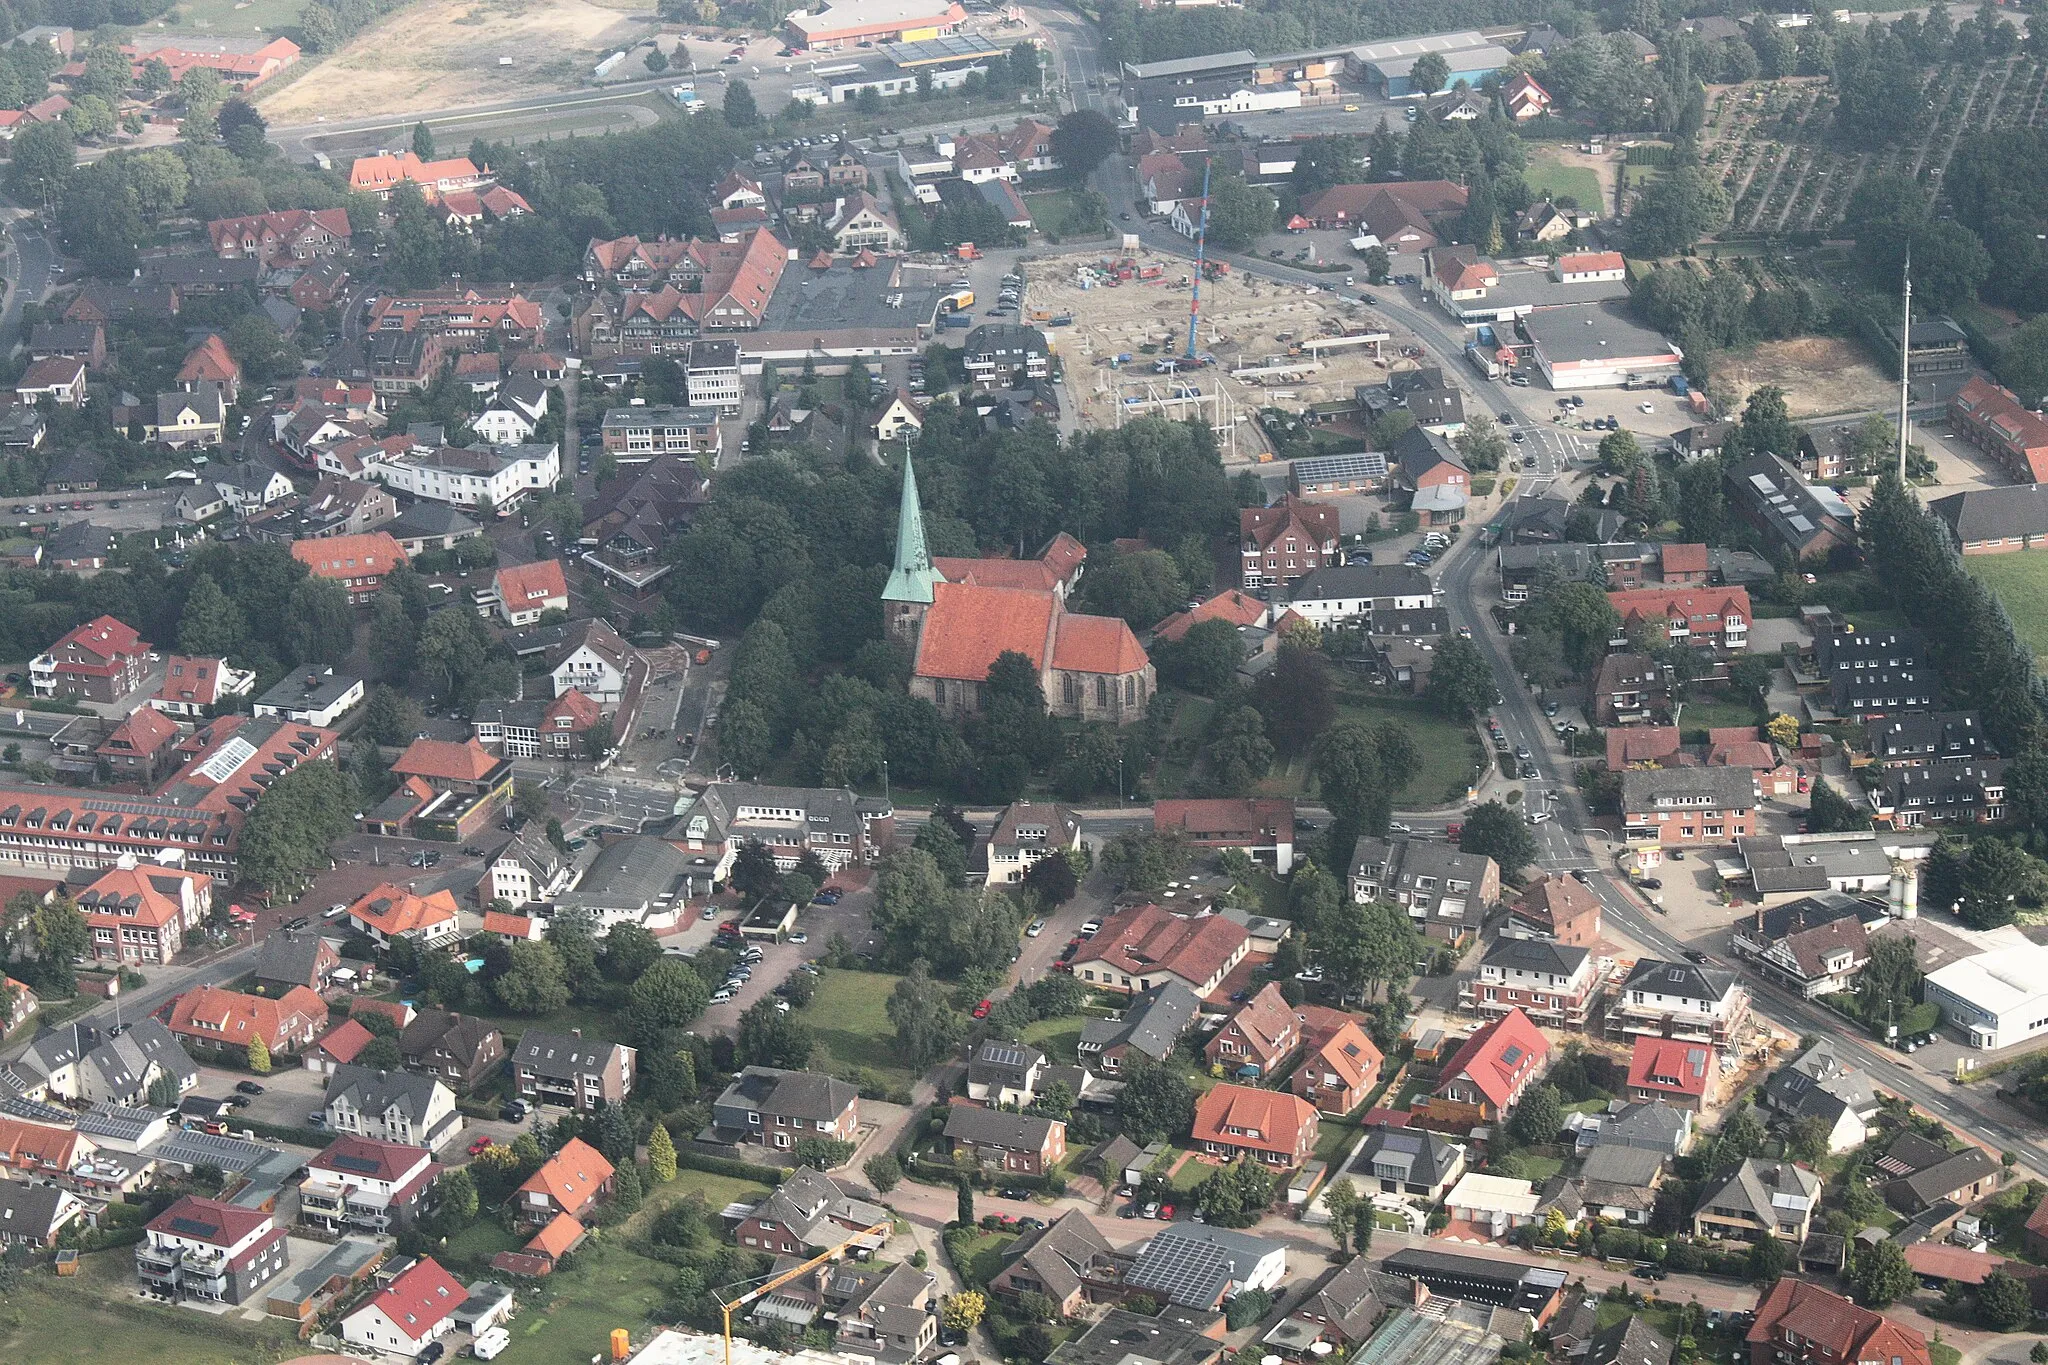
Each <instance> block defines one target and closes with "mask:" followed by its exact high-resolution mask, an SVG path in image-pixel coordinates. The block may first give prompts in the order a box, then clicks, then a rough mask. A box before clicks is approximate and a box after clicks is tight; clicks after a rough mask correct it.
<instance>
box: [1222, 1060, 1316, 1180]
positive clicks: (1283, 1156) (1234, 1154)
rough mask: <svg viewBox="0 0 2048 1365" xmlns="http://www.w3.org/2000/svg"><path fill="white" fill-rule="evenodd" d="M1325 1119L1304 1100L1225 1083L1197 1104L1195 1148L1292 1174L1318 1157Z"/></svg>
mask: <svg viewBox="0 0 2048 1365" xmlns="http://www.w3.org/2000/svg"><path fill="white" fill-rule="evenodd" d="M1321 1125H1322V1119H1321V1117H1320V1116H1319V1115H1318V1114H1317V1113H1316V1108H1315V1106H1314V1105H1312V1104H1310V1103H1309V1102H1308V1101H1307V1100H1304V1099H1302V1098H1301V1097H1300V1096H1299V1095H1290V1094H1286V1093H1284V1092H1282V1091H1277V1090H1255V1089H1253V1088H1252V1087H1250V1086H1244V1085H1232V1084H1230V1083H1228V1082H1225V1083H1224V1084H1222V1085H1219V1086H1217V1087H1215V1088H1214V1089H1213V1090H1210V1091H1209V1092H1208V1093H1207V1094H1205V1095H1203V1096H1202V1097H1201V1099H1200V1100H1198V1101H1196V1103H1195V1125H1194V1134H1193V1136H1194V1143H1195V1146H1196V1148H1197V1149H1198V1150H1200V1151H1201V1152H1203V1153H1205V1154H1207V1155H1209V1156H1214V1157H1220V1158H1221V1159H1223V1160H1225V1161H1235V1160H1236V1159H1237V1158H1238V1157H1241V1156H1249V1157H1253V1158H1255V1159H1257V1160H1259V1161H1261V1162H1264V1163H1265V1164H1266V1165H1268V1166H1276V1167H1279V1168H1281V1169H1283V1170H1292V1169H1293V1168H1295V1167H1297V1166H1299V1165H1301V1164H1302V1163H1303V1162H1305V1161H1307V1160H1308V1159H1309V1157H1310V1156H1312V1155H1313V1154H1314V1153H1315V1147H1316V1135H1317V1133H1318V1132H1319V1131H1320V1130H1321Z"/></svg>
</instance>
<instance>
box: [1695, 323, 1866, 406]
mask: <svg viewBox="0 0 2048 1365" xmlns="http://www.w3.org/2000/svg"><path fill="white" fill-rule="evenodd" d="M1713 384H1714V389H1715V392H1717V393H1720V394H1723V395H1726V396H1727V398H1728V399H1729V400H1730V401H1731V402H1732V403H1734V404H1736V405H1740V404H1741V403H1742V402H1743V401H1744V400H1746V399H1747V398H1748V397H1749V394H1750V391H1751V390H1752V389H1759V388H1762V387H1764V386H1765V385H1767V384H1775V385H1777V386H1778V387H1779V388H1781V389H1783V390H1784V391H1785V406H1786V407H1787V408H1788V409H1790V411H1791V413H1792V416H1794V417H1819V416H1823V415H1825V414H1827V413H1832V412H1863V411H1866V410H1868V409H1871V408H1883V407H1884V406H1885V405H1886V404H1887V403H1889V402H1891V401H1893V398H1894V390H1893V384H1892V381H1891V380H1890V379H1888V378H1887V377H1886V376H1885V374H1884V373H1883V372H1882V371H1881V370H1879V369H1878V368H1877V366H1875V365H1873V364H1872V363H1871V362H1870V359H1869V357H1867V356H1866V355H1865V354H1864V353H1863V350H1862V348H1861V347H1859V346H1857V345H1856V343H1854V342H1852V341H1845V340H1843V339H1842V338H1840V337H1796V338H1794V339H1793V340H1790V341H1766V342H1762V343H1760V344H1758V345H1756V346H1752V347H1750V348H1749V349H1748V350H1746V351H1730V352H1727V353H1724V354H1722V355H1717V356H1716V357H1715V358H1714V372H1713Z"/></svg>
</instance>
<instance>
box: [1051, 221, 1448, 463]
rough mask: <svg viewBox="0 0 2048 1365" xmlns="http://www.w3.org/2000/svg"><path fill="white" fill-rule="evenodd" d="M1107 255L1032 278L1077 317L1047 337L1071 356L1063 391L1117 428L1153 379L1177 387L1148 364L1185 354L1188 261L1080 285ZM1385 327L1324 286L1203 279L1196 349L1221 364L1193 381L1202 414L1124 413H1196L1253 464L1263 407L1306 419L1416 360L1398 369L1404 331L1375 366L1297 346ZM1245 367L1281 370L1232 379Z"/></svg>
mask: <svg viewBox="0 0 2048 1365" xmlns="http://www.w3.org/2000/svg"><path fill="white" fill-rule="evenodd" d="M1110 254H1111V255H1113V254H1114V253H1110ZM1104 259H1105V253H1103V252H1101V251H1093V252H1075V253H1071V254H1068V255H1063V256H1054V257H1050V258H1044V259H1040V260H1037V261H1034V262H1033V263H1032V264H1031V266H1030V267H1029V270H1028V274H1029V277H1030V281H1031V284H1030V293H1029V296H1028V306H1029V307H1030V308H1032V309H1034V310H1038V309H1043V310H1046V311H1047V312H1050V313H1052V314H1055V315H1058V314H1061V313H1069V314H1072V315H1073V317H1074V319H1075V324H1074V325H1073V326H1071V327H1060V328H1055V329H1053V330H1051V331H1050V332H1048V333H1047V335H1048V336H1050V337H1052V338H1053V344H1054V345H1055V346H1056V347H1057V348H1058V350H1059V352H1060V354H1061V355H1062V356H1064V357H1065V360H1066V367H1067V390H1068V392H1069V393H1070V394H1072V395H1075V396H1076V397H1078V398H1079V399H1080V401H1081V405H1082V411H1083V414H1084V417H1083V420H1084V421H1086V422H1088V423H1090V424H1092V425H1100V426H1114V425H1116V421H1117V411H1118V408H1119V405H1120V404H1124V400H1126V399H1131V398H1139V399H1143V398H1145V397H1147V394H1146V392H1145V386H1146V385H1147V384H1148V383H1149V384H1151V385H1152V386H1153V388H1154V389H1155V390H1156V391H1157V392H1158V393H1160V394H1161V395H1165V394H1169V393H1171V391H1172V390H1173V388H1174V380H1173V377H1172V376H1155V375H1153V374H1152V364H1153V362H1154V360H1156V359H1159V358H1163V357H1166V356H1173V355H1178V354H1180V353H1181V352H1182V350H1183V349H1184V348H1185V346H1186V343H1187V328H1188V286H1187V284H1186V278H1187V271H1188V268H1189V263H1188V262H1187V261H1186V260H1184V259H1182V258H1180V257H1173V256H1152V255H1149V254H1146V253H1140V254H1139V255H1138V256H1136V257H1135V258H1134V259H1136V260H1137V262H1138V264H1139V265H1141V266H1142V265H1147V264H1158V265H1161V266H1163V267H1164V268H1165V272H1166V273H1165V275H1164V277H1163V279H1162V280H1160V281H1159V282H1157V283H1139V282H1137V281H1131V282H1128V283H1124V284H1121V285H1119V286H1117V287H1115V288H1109V287H1103V286H1098V287H1096V288H1092V289H1083V288H1081V287H1080V286H1079V284H1078V281H1077V276H1078V275H1079V274H1081V273H1083V272H1084V271H1085V270H1086V268H1087V267H1089V266H1091V265H1094V264H1095V263H1097V262H1099V261H1102V260H1104ZM1389 330H1391V329H1390V328H1389V327H1388V325H1387V322H1386V320H1385V319H1384V318H1382V317H1380V316H1379V315H1378V314H1376V313H1374V312H1373V310H1371V309H1370V308H1367V307H1366V306H1365V305H1364V304H1362V303H1359V302H1357V301H1355V300H1347V299H1343V298H1340V297H1338V296H1337V295H1335V294H1332V293H1330V292H1329V291H1328V290H1318V291H1317V292H1316V293H1313V294H1309V293H1305V292H1304V291H1303V289H1302V288H1301V287H1300V286H1298V285H1294V286H1289V285H1280V284H1275V283H1272V282H1270V281H1263V280H1256V279H1247V278H1246V277H1244V276H1241V275H1233V276H1231V277H1230V278H1228V279H1224V280H1210V281H1204V282H1203V285H1202V323H1201V332H1200V339H1199V341H1198V343H1197V347H1196V349H1197V350H1199V351H1207V352H1210V353H1211V354H1213V355H1214V356H1215V357H1216V360H1217V362H1218V363H1217V364H1216V365H1215V366H1213V367H1211V368H1208V369H1204V370H1201V371H1199V372H1198V373H1196V374H1193V375H1190V376H1188V377H1187V378H1186V380H1185V382H1186V383H1187V384H1189V385H1191V386H1192V387H1194V388H1197V389H1200V390H1201V391H1202V393H1203V395H1204V396H1205V397H1207V398H1209V400H1210V401H1208V402H1206V403H1204V404H1203V405H1202V406H1201V407H1200V409H1197V408H1196V407H1194V406H1193V405H1189V406H1188V407H1187V408H1186V409H1185V410H1176V409H1174V408H1167V409H1163V410H1162V409H1156V408H1155V409H1130V408H1129V407H1128V405H1126V410H1135V411H1140V412H1142V411H1164V414H1165V415H1166V416H1169V417H1192V416H1195V415H1197V411H1198V410H1199V411H1200V412H1201V414H1202V415H1205V416H1208V417H1209V418H1210V420H1211V421H1214V422H1216V423H1217V424H1218V425H1227V424H1232V423H1235V424H1236V425H1237V429H1238V439H1237V451H1236V454H1237V456H1238V458H1240V459H1247V458H1251V459H1256V458H1258V456H1259V454H1260V453H1262V452H1263V451H1264V450H1265V446H1264V443H1263V441H1262V440H1261V438H1260V437H1259V436H1258V435H1257V424H1256V422H1255V421H1254V420H1252V418H1253V416H1254V415H1255V414H1256V412H1257V410H1258V409H1259V408H1260V407H1263V406H1266V405H1267V404H1272V405H1274V406H1278V407H1283V408H1286V409H1288V410H1289V411H1299V410H1300V409H1302V408H1305V407H1307V406H1308V405H1309V404H1311V403H1320V402H1325V401H1328V400H1332V399H1340V398H1343V399H1348V398H1350V397H1351V393H1352V390H1353V388H1354V387H1355V386H1356V385H1359V384H1373V383H1379V382H1381V381H1383V380H1384V379H1385V378H1386V375H1387V362H1389V361H1395V362H1397V363H1412V362H1399V352H1398V348H1399V347H1400V345H1401V344H1402V342H1403V341H1404V339H1405V338H1404V337H1403V336H1401V335H1400V334H1398V333H1397V334H1395V335H1394V336H1393V338H1392V339H1391V341H1389V342H1386V343H1382V345H1381V346H1380V347H1379V358H1378V359H1377V360H1376V359H1375V358H1374V354H1373V352H1374V348H1373V347H1372V346H1370V345H1361V346H1353V347H1348V348H1345V349H1340V350H1333V351H1329V352H1327V353H1326V354H1325V356H1324V358H1323V359H1322V360H1321V361H1320V362H1317V361H1315V360H1314V359H1313V358H1312V357H1310V356H1308V355H1306V354H1303V355H1295V356H1290V355H1289V354H1288V349H1289V347H1290V346H1297V347H1298V346H1300V345H1301V343H1302V342H1304V341H1306V340H1308V339H1311V338H1314V337H1318V336H1340V335H1344V336H1348V335H1355V334H1358V333H1361V332H1373V331H1389ZM1148 346H1150V347H1152V348H1153V349H1152V352H1151V353H1150V354H1149V355H1148V354H1147V353H1146V351H1145V348H1146V347H1148ZM1124 354H1128V355H1130V356H1131V361H1130V363H1128V364H1126V365H1124V366H1122V367H1120V368H1118V369H1112V368H1110V366H1109V363H1108V362H1109V361H1110V360H1111V359H1113V358H1114V357H1116V356H1118V355H1124ZM1269 358H1270V359H1269ZM1249 368H1274V369H1279V370H1282V371H1284V373H1281V374H1274V375H1263V376H1250V375H1248V376H1242V377H1237V378H1233V377H1231V376H1230V373H1229V372H1230V371H1231V370H1234V369H1249ZM1219 386H1220V388H1221V391H1222V407H1223V411H1222V412H1220V413H1219V412H1217V411H1215V406H1216V404H1215V402H1214V397H1213V396H1214V395H1215V393H1216V391H1217V389H1218V388H1219ZM1283 395H1287V396H1283ZM1239 419H1242V420H1239Z"/></svg>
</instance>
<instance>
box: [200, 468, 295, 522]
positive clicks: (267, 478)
mask: <svg viewBox="0 0 2048 1365" xmlns="http://www.w3.org/2000/svg"><path fill="white" fill-rule="evenodd" d="M213 486H214V487H215V488H217V489H219V490H220V495H221V497H222V499H223V500H225V501H226V502H227V503H229V504H230V505H231V506H233V507H234V508H235V509H236V510H237V511H240V512H244V513H247V512H254V511H257V510H259V509H261V508H265V507H268V506H270V504H272V503H274V502H280V501H282V500H284V499H285V498H288V497H290V496H291V495H292V491H293V490H292V481H291V480H290V479H288V478H286V477H285V476H284V473H283V471H282V470H276V469H268V470H266V469H259V468H257V467H256V466H255V465H243V466H242V467H241V468H240V469H238V470H236V471H235V474H234V476H233V477H231V478H226V479H216V480H215V481H214V485H213Z"/></svg>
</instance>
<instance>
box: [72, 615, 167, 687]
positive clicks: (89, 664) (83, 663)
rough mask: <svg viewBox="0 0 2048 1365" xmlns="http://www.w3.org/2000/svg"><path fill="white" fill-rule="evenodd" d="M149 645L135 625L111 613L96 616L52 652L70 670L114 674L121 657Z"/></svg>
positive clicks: (131, 655)
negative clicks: (112, 615)
mask: <svg viewBox="0 0 2048 1365" xmlns="http://www.w3.org/2000/svg"><path fill="white" fill-rule="evenodd" d="M148 649H149V642H148V641H146V640H144V639H143V638H142V637H141V636H140V635H138V634H136V633H135V629H134V627H132V626H129V625H127V624H125V623H123V622H120V621H116V620H115V619H114V618H113V617H111V616H96V617H94V618H93V619H92V620H90V621H87V622H86V623H85V624H84V625H82V626H77V627H74V628H73V629H72V630H70V631H69V632H67V633H66V634H65V636H64V637H63V638H62V639H60V640H59V641H57V643H56V644H54V645H51V646H50V654H51V656H52V657H54V658H55V659H56V660H57V662H58V663H60V664H62V665H64V668H65V671H66V672H70V673H104V674H109V675H111V674H112V673H114V672H116V671H118V668H119V665H118V663H117V662H116V661H117V660H121V659H125V658H130V657H133V656H134V655H137V654H142V653H146V652H147V651H148Z"/></svg>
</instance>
